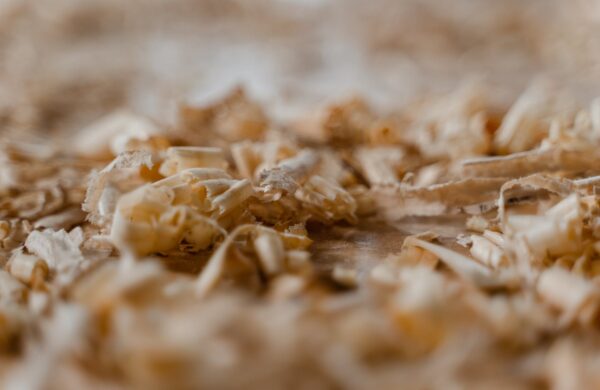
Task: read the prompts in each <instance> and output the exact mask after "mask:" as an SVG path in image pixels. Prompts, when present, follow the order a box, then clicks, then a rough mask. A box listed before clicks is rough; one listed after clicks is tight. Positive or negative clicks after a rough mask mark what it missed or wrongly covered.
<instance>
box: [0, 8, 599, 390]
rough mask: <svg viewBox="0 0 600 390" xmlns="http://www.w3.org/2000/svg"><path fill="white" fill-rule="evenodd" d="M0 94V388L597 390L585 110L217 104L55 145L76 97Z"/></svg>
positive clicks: (468, 96) (561, 106)
mask: <svg viewBox="0 0 600 390" xmlns="http://www.w3.org/2000/svg"><path fill="white" fill-rule="evenodd" d="M60 3H61V4H62V3H64V2H60ZM73 3H76V2H73ZM92 3H94V4H96V2H95V1H93V2H92ZM112 3H114V4H113V5H111V4H112ZM117 3H119V2H106V3H105V6H106V8H107V9H106V10H104V8H103V7H100V6H99V7H98V9H95V8H92V9H89V10H88V12H89V15H88V14H85V15H87V16H85V15H84V16H85V17H86V18H88V19H89V24H90V25H89V26H87V23H86V26H87V27H85V28H84V27H83V26H72V25H70V24H69V23H68V21H65V20H63V22H64V23H66V25H65V26H63V27H61V29H60V31H59V32H60V34H64V35H65V36H70V37H71V38H72V39H73V40H74V41H75V42H74V43H73V45H75V44H76V42H77V40H76V39H75V36H77V37H78V38H77V39H85V36H87V35H86V34H93V31H91V30H94V29H102V28H104V27H102V26H103V23H104V22H103V23H95V22H94V23H92V21H95V20H96V19H95V18H94V15H95V14H96V13H98V14H99V15H100V16H101V17H102V18H103V16H102V15H104V12H108V13H110V12H109V11H107V10H108V9H110V8H111V7H112V6H115V7H116V6H117ZM154 3H155V2H148V4H152V5H148V7H157V6H156V5H155V4H154ZM156 3H158V2H156ZM184 3H185V4H187V2H186V1H181V5H182V7H181V10H184V11H185V12H187V8H186V7H184V6H183V5H184ZM199 3H203V2H199ZM217 3H218V2H214V4H212V3H211V5H210V7H209V6H207V9H206V10H203V12H208V13H210V14H211V15H212V13H214V14H215V15H219V14H220V13H222V12H225V13H226V12H231V11H227V9H225V8H227V6H225V8H223V9H221V8H220V6H219V5H217ZM226 3H227V4H229V2H226ZM257 3H261V4H262V3H263V2H257ZM290 3H291V2H290ZM311 3H312V2H311ZM314 3H315V4H313V6H314V7H318V6H317V5H316V3H320V2H314ZM390 3H391V2H390ZM165 4H166V3H165ZM177 4H180V2H177ZM236 4H237V3H236ZM353 4H356V3H353ZM3 7H6V9H8V6H3V5H0V32H1V33H4V31H5V30H4V25H3V23H8V21H9V20H11V18H12V16H10V17H7V16H3V15H4V14H3V12H4V11H3V9H4V8H3ZM31 7H33V5H31ZM39 7H42V6H41V5H40V6H39ZM46 7H48V8H43V7H42V8H40V9H37V8H35V14H39V15H42V16H41V18H42V19H45V18H47V19H49V20H54V19H53V18H57V15H59V14H60V12H63V11H65V10H63V11H61V10H60V9H58V10H56V14H55V13H53V12H54V11H53V12H50V11H51V8H52V7H51V6H46ZM64 7H67V6H64ZM165 7H167V8H168V6H167V5H165ZM190 7H191V6H190ZM247 7H248V8H249V9H250V8H252V7H250V6H247ZM257 7H258V6H257ZM67 8H68V7H67ZM192 8H193V7H192ZM209 8H210V12H209V11H208V9H209ZM169 9H170V8H169ZM415 9H421V8H420V7H415ZM436 9H437V7H436ZM181 10H179V11H177V12H182V11H181ZM17 11H18V10H15V11H14V12H15V14H14V15H17V14H18V12H17ZM135 11H136V12H138V10H137V9H136V10H135ZM19 12H20V11H19ZM23 12H25V11H23ZM65 12H66V11H65ZM139 12H144V11H141V10H139ZM161 12H162V11H161ZM171 12H175V11H174V10H173V9H171ZM457 12H458V11H457ZM164 13H165V18H168V17H170V16H169V15H170V13H169V12H164ZM257 13H259V12H257ZM474 14H475V13H473V15H474ZM112 16H113V18H112V19H115V20H123V21H128V20H130V16H131V15H128V14H127V15H125V14H124V15H120V14H119V15H118V17H117V16H116V15H112ZM15 17H16V16H15ZM72 17H73V18H78V17H82V16H81V15H79V16H78V15H72ZM523 17H524V18H525V16H523ZM112 19H111V18H107V22H106V23H109V25H110V23H116V22H113V21H111V20H112ZM438 19H439V20H438ZM442 19H443V18H441V17H439V18H437V19H436V20H438V22H436V23H442V21H443V20H442ZM61 20H62V19H61ZM86 20H87V19H86ZM165 20H167V19H165ZM488 22H490V23H491V21H488V20H487V19H482V20H481V21H478V23H480V24H481V25H484V24H488ZM56 23H58V21H56ZM122 23H125V24H126V23H127V22H122ZM294 23H296V22H294ZM294 23H288V22H286V23H281V28H282V29H283V27H284V25H285V26H288V25H290V26H292V27H290V28H294V27H293V26H295V24H294ZM298 23H299V22H298ZM394 23H396V21H395V20H394ZM59 24H60V23H59ZM96 24H97V25H96ZM198 24H201V23H200V22H198ZM355 24H356V25H358V24H360V23H355ZM442 24H443V23H442ZM548 24H551V23H550V22H548ZM478 26H479V25H478ZM502 26H504V27H503V28H504V29H505V28H506V26H509V27H510V28H511V29H512V28H513V24H511V23H504V24H502ZM221 27H222V28H223V29H224V30H227V29H228V28H229V27H228V26H221ZM440 27H441V26H440ZM517 27H520V28H523V29H525V27H524V26H521V25H519V26H517ZM123 28H124V27H123ZM139 28H140V29H143V26H142V25H140V27H139ZM256 28H258V29H260V28H259V27H256ZM286 28H287V27H286ZM387 28H388V27H386V26H385V25H382V27H381V29H382V30H386V29H387ZM531 28H532V29H534V28H535V27H531ZM88 29H90V30H89V31H88ZM63 30H64V31H63ZM182 30H185V29H182ZM373 30H377V29H373ZM15 31H16V32H15V36H18V35H19V34H18V32H19V31H20V30H15ZM186 31H187V30H186ZM219 31H221V30H219ZM436 31H437V30H436ZM439 31H441V32H442V34H440V33H439V32H438V33H436V34H434V35H436V37H437V38H436V39H433V40H430V41H427V40H425V41H427V42H421V39H420V38H418V35H419V34H409V35H407V36H409V37H410V38H407V40H406V41H405V42H404V43H398V45H401V46H402V45H406V46H411V47H412V46H413V43H412V40H413V37H414V39H416V41H417V43H415V44H414V45H415V46H418V45H434V46H435V47H434V49H435V51H440V50H439V49H438V44H439V45H440V47H442V46H443V42H441V41H442V40H441V38H440V37H438V35H440V36H442V35H443V36H445V35H448V34H446V31H445V29H440V30H439ZM379 33H380V32H378V30H377V31H372V34H373V35H378V34H379ZM60 34H58V35H60ZM132 34H133V33H132ZM219 34H220V32H219ZM278 34H279V33H277V34H273V37H275V38H277V35H278ZM369 34H371V32H370V33H369ZM382 34H383V33H382ZM0 35H2V38H1V39H0V46H2V44H3V43H2V42H3V41H4V39H5V38H4V37H3V36H4V35H8V34H0ZM134 35H135V34H134ZM158 35H159V34H158ZM206 35H208V36H211V37H212V36H213V35H214V36H216V35H218V34H206ZM384 35H385V34H384ZM450 35H457V36H458V35H460V36H462V35H465V34H458V33H457V34H450ZM466 35H469V34H466ZM80 36H81V37H80ZM270 38H272V37H270ZM383 38H385V37H383ZM383 38H382V39H381V40H380V41H379V40H376V41H377V42H376V46H377V47H380V46H381V47H387V46H394V45H395V44H396V41H395V40H394V45H391V43H392V42H391V41H390V40H388V39H383ZM7 39H8V38H7ZM23 39H24V40H25V41H26V40H27V36H25V37H24V38H23ZM374 39H375V38H374ZM465 39H466V38H465ZM472 39H473V40H475V41H479V40H481V39H482V37H479V36H476V37H473V38H472ZM266 41H267V39H265V42H266ZM409 41H410V42H409ZM438 41H440V42H438ZM407 42H408V43H407ZM482 42H484V41H482ZM409 43H410V44H409ZM332 46H335V45H332ZM211 47H212V46H211ZM215 47H216V48H217V50H215V55H216V54H217V53H216V52H217V51H220V49H219V47H220V46H218V45H215ZM0 49H4V47H3V46H2V47H0ZM537 49H539V51H540V52H544V51H543V48H537V47H536V50H537ZM490 50H492V51H493V48H491V49H490ZM586 50H587V49H586ZM590 50H591V49H590ZM225 51H226V50H224V52H225ZM325 51H327V50H325ZM581 51H584V50H583V49H581ZM2 53H4V50H2ZM369 53H370V52H369ZM544 53H545V52H544ZM17 54H18V55H19V56H24V57H27V56H29V55H31V54H30V53H29V50H21V51H19V52H18V53H17ZM17 54H15V55H17ZM163 54H164V55H165V56H168V55H167V54H169V53H163ZM321 54H323V53H321ZM321 54H319V56H320V55H321ZM323 55H324V54H323ZM369 55H370V54H369ZM319 56H315V58H312V57H311V59H310V61H318V60H319V59H318V58H317V57H319ZM100 57H101V56H100ZM432 58H435V57H432ZM71 60H72V59H70V58H67V59H65V61H66V62H69V61H71ZM178 60H179V59H178ZM203 60H204V58H203ZM206 60H208V59H206ZM430 60H431V59H430ZM509 60H510V59H509ZM115 61H117V59H115ZM310 61H309V62H310ZM373 61H374V62H379V58H378V57H376V56H374V57H373ZM411 61H412V60H411ZM507 61H508V60H507ZM573 61H575V59H573ZM75 62H77V61H75ZM335 62H336V63H337V62H343V61H338V60H337V59H336V61H335ZM380 62H381V63H385V61H384V60H382V61H380ZM406 62H410V61H408V60H406ZM429 62H431V61H429ZM433 62H435V61H433ZM509 62H510V61H508V62H507V63H509ZM69 63H70V62H69ZM291 65H294V67H296V66H297V67H298V68H299V69H300V68H301V70H302V72H309V70H308V69H304V65H306V64H304V63H302V64H297V65H296V63H295V61H290V63H289V64H288V65H287V66H291ZM244 66H245V65H244ZM336 66H337V65H336ZM406 66H408V65H406ZM40 67H44V63H43V62H42V63H41V65H40ZM339 67H343V64H341V65H339ZM244 69H245V68H244ZM340 69H341V68H340ZM271 71H274V70H273V69H269V70H268V72H271ZM2 72H4V62H2V67H0V81H1V80H3V77H2V76H1V75H2ZM132 73H134V72H132ZM68 76H69V77H67V76H63V77H65V78H67V79H70V78H71V75H68ZM205 76H206V78H210V77H211V75H210V74H207V75H205ZM269 76H270V73H269ZM325 76H327V75H325V74H323V75H321V76H319V83H323V82H324V81H325V79H327V78H328V77H325ZM73 77H74V78H76V76H75V75H73ZM129 77H133V76H129ZM186 77H191V76H189V75H187V76H186ZM203 77H204V76H203ZM148 78H152V77H148ZM173 78H174V79H175V76H173ZM103 80H104V79H102V78H100V81H99V82H98V84H103V83H104V81H103ZM137 81H138V83H139V84H140V85H142V84H144V82H146V81H148V80H145V79H139V80H137ZM188 81H189V82H190V83H191V81H190V80H187V81H186V83H187V82H188ZM112 82H113V83H117V82H115V80H112ZM365 82H367V80H365ZM386 82H387V81H386ZM31 84H36V83H35V81H32V82H31ZM183 84H185V83H183ZM383 84H385V83H381V85H383ZM94 85H95V84H94ZM137 85H138V84H136V86H137ZM186 85H187V84H186ZM76 86H79V85H78V84H77V85H76ZM2 88H3V85H0V127H2V129H4V127H6V128H7V129H9V128H10V129H11V130H7V131H6V132H0V388H2V389H9V390H12V389H14V390H19V389H87V388H90V389H130V388H131V389H167V388H168V389H171V388H173V389H195V388H202V389H204V388H206V389H213V388H214V389H238V388H250V389H254V388H256V389H280V388H286V387H290V388H294V389H296V388H298V389H309V388H310V389H312V388H315V389H330V388H331V389H338V388H339V389H346V388H347V389H397V388H415V389H463V388H464V389H469V388H484V389H488V388H500V389H508V388H516V389H521V388H523V389H524V388H553V389H565V390H571V389H587V388H599V387H600V371H599V370H598V367H599V365H600V355H599V354H598V350H599V349H598V348H599V347H600V176H599V175H600V98H596V99H592V100H589V102H587V103H586V102H583V101H580V100H581V99H580V100H577V99H571V98H570V97H569V96H568V95H567V94H564V93H563V91H560V90H559V89H558V88H557V87H556V86H555V85H553V84H552V83H549V82H547V81H544V80H535V81H533V82H532V83H531V85H530V86H529V87H528V88H525V89H524V91H523V92H522V94H521V95H520V96H518V95H515V96H513V98H512V100H511V102H510V104H508V105H506V104H501V103H498V101H496V100H495V99H494V98H495V97H496V96H495V91H494V90H493V88H491V87H489V86H488V85H487V84H486V83H482V82H477V81H469V82H466V83H463V84H461V86H460V87H458V88H455V89H453V90H450V91H444V92H443V93H435V94H434V93H431V94H430V95H427V96H424V97H422V98H419V99H416V100H415V101H398V102H397V103H395V106H394V107H392V108H390V109H387V110H383V109H382V110H379V107H378V106H377V105H376V104H371V103H370V101H369V99H367V98H366V97H365V98H362V97H360V96H358V97H354V98H350V99H346V100H339V101H334V102H332V103H331V104H327V105H323V106H322V107H321V108H319V109H318V110H313V111H311V112H310V113H307V114H306V115H302V116H301V117H300V118H293V119H289V118H283V119H282V118H280V117H275V116H274V115H272V111H271V107H270V105H271V104H272V102H269V104H261V103H259V101H258V100H255V99H254V98H253V95H252V94H251V93H249V92H248V91H246V90H245V89H244V88H242V87H233V88H232V89H231V90H230V91H229V92H226V93H224V94H223V95H222V96H221V97H218V98H216V99H214V100H212V101H209V102H204V103H199V102H197V101H195V100H194V99H191V98H190V99H185V98H184V97H183V96H177V99H176V100H177V102H179V104H178V106H177V107H174V108H176V109H175V110H172V112H171V114H173V116H174V118H171V117H169V115H167V114H166V113H164V112H162V111H159V110H158V109H156V110H155V111H156V112H155V114H156V115H154V116H152V117H150V116H148V115H146V114H142V113H140V112H133V111H129V110H124V109H117V110H113V108H114V107H112V105H109V106H110V107H104V106H102V105H101V104H100V103H101V102H94V104H93V105H94V106H95V105H96V103H98V106H99V108H102V110H101V111H102V113H103V115H91V116H89V117H90V118H91V117H95V118H96V119H95V120H90V121H89V123H87V124H86V125H85V126H79V127H77V129H76V130H77V131H76V132H74V133H69V132H67V133H62V132H57V133H54V132H53V130H54V127H55V126H57V124H61V123H62V124H64V123H65V122H60V120H59V119H56V118H59V117H61V115H63V116H66V115H67V114H65V113H64V112H71V111H73V112H77V111H78V107H79V105H78V103H77V99H75V98H69V99H67V100H65V101H64V102H62V101H60V100H59V101H57V102H56V103H53V104H56V106H55V105H53V104H50V103H49V102H46V100H45V99H44V94H42V93H41V92H39V91H38V92H36V91H37V90H36V89H35V88H34V87H31V88H34V89H33V90H32V91H29V93H30V95H31V96H29V95H27V96H28V98H27V99H25V98H24V97H21V98H20V100H19V99H17V98H16V97H15V99H14V100H15V101H16V102H15V103H11V104H12V105H10V107H9V106H7V107H5V106H4V105H3V101H2V99H4V95H3V90H2ZM39 88H40V91H43V89H42V88H43V86H39ZM136 88H141V86H137V87H136ZM306 88H310V86H308V87H306ZM74 89H75V90H76V91H77V94H78V95H82V96H83V95H86V94H88V90H87V85H85V86H79V88H74ZM140 90H141V89H140ZM128 91H129V92H130V93H132V94H134V92H135V91H136V89H135V88H133V87H131V88H130V89H129V90H128ZM143 91H146V90H145V89H144V90H143ZM94 93H100V92H98V91H95V92H94V91H89V94H90V95H91V94H94ZM139 94H141V95H144V96H146V95H145V92H144V93H142V92H140V93H139ZM9 95H10V94H9ZM111 96H112V95H111ZM9 98H10V97H9ZM140 99H142V98H140ZM144 99H146V98H145V97H144V98H143V99H142V100H144ZM9 100H10V99H9ZM38 100H39V102H38ZM52 100H53V99H52ZM148 100H152V99H151V98H148ZM53 101H54V100H53ZM144 101H146V100H144ZM147 103H148V102H147ZM150 103H152V102H150ZM150 103H148V104H150ZM392 103H393V102H392ZM278 104H279V103H278ZM283 104H285V101H284V103H283ZM45 105H48V107H45V109H42V107H41V106H45ZM157 105H158V104H157ZM578 105H579V106H578ZM117 106H118V105H117ZM109 108H110V109H109ZM6 110H8V111H6ZM5 111H6V112H5ZM59 114H60V115H59ZM69 115H75V114H69ZM54 117H56V118H54ZM87 117H88V116H85V115H84V116H82V118H87ZM53 118H54V119H53ZM86 120H87V119H86ZM21 122H28V123H30V124H31V127H32V128H38V127H39V129H40V130H44V131H46V130H48V131H47V134H46V133H44V135H43V136H41V135H40V134H37V133H35V132H33V131H32V133H31V134H30V133H29V132H22V133H21V132H20V131H19V129H20V128H19V127H18V125H19V123H21ZM9 125H10V126H9ZM65 126H66V125H65ZM13 128H14V129H15V131H12V129H13Z"/></svg>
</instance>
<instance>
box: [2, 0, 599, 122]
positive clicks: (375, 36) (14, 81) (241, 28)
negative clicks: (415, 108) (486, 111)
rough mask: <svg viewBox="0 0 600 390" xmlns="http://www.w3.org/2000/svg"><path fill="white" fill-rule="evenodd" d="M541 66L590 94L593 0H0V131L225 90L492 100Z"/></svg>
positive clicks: (165, 112)
mask: <svg viewBox="0 0 600 390" xmlns="http://www.w3.org/2000/svg"><path fill="white" fill-rule="evenodd" d="M540 75H541V76H546V77H549V78H551V79H552V80H554V82H555V83H557V84H559V85H560V86H562V87H565V88H568V89H569V90H570V91H571V92H572V93H573V94H574V95H575V96H577V98H579V99H581V100H584V101H585V100H588V99H589V98H591V97H594V96H597V95H600V93H599V92H600V89H598V87H599V86H600V0H572V1H560V0H529V1H523V0H502V1H498V0H452V1H439V0H398V1H392V0H369V1H364V0H253V1H242V0H168V1H167V0H165V1H159V0H127V1H123V0H85V1H82V0H45V1H40V0H0V126H1V127H0V128H1V129H7V128H10V129H22V128H27V129H35V130H43V131H62V130H73V129H78V128H79V127H81V126H82V125H84V124H86V123H88V122H89V121H92V120H94V119H96V118H97V117H99V116H101V115H102V114H104V113H106V112H109V111H111V110H113V109H115V108H117V107H123V106H125V107H130V108H132V109H134V110H135V111H138V112H140V113H144V114H148V115H150V116H152V117H154V118H156V119H158V120H160V121H162V122H165V123H169V121H171V120H172V118H173V115H174V108H175V107H176V106H177V104H178V103H179V102H182V101H188V102H192V103H198V104H200V103H202V102H204V101H208V100H211V99H214V98H216V97H219V96H220V95H223V94H224V93H225V92H226V91H228V90H229V89H230V88H232V87H233V86H234V85H238V84H241V85H243V86H245V87H246V89H247V92H249V94H250V95H251V96H252V97H254V98H256V99H257V100H258V101H260V102H263V103H264V104H265V106H266V107H267V109H268V111H269V112H270V113H271V114H272V115H274V116H275V117H276V118H279V119H282V120H286V119H289V118H294V117H297V116H301V115H303V114H304V113H306V112H308V111H311V110H313V109H314V108H315V107H318V106H322V105H323V104H324V103H326V102H331V101H335V100H339V99H342V98H345V97H347V96H348V95H355V94H358V95H362V96H365V97H366V98H367V100H368V101H370V102H371V103H372V104H373V105H374V106H375V107H377V108H379V109H381V110H391V109H394V108H397V107H400V106H402V105H403V104H406V103H407V102H408V101H411V100H412V99H415V98H421V97H425V96H428V95H430V94H436V93H439V92H444V91H448V90H451V89H453V88H456V87H457V86H458V85H459V84H461V83H464V82H466V81H469V80H472V79H477V80H479V81H480V82H481V83H482V84H483V85H485V86H486V89H487V90H488V91H489V93H488V94H489V95H490V99H491V100H492V101H493V103H494V104H496V105H498V107H505V106H506V105H508V104H509V103H510V102H511V101H512V100H513V99H514V98H515V97H516V96H517V95H518V94H519V93H520V92H521V91H522V90H523V89H524V88H525V87H526V85H527V84H528V83H529V82H530V81H531V80H532V79H534V78H536V77H538V76H540ZM488 87H489V88H488ZM0 131H2V130H0Z"/></svg>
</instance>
